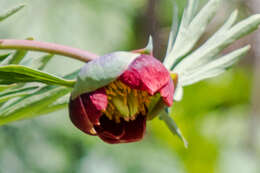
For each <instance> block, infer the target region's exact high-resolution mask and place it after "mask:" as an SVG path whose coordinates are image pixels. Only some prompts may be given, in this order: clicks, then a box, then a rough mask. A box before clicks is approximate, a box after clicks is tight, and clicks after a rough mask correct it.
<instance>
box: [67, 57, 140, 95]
mask: <svg viewBox="0 0 260 173" xmlns="http://www.w3.org/2000/svg"><path fill="white" fill-rule="evenodd" d="M138 56H140V54H138V53H131V52H114V53H110V54H107V55H104V56H101V57H99V58H97V59H95V60H93V61H90V62H88V63H86V65H85V66H84V67H83V68H82V69H81V71H80V73H79V75H78V77H77V81H76V84H75V87H74V89H73V91H72V94H71V97H72V99H75V98H76V97H77V96H79V95H81V94H83V93H88V92H91V91H94V90H96V89H98V88H101V87H104V86H106V85H108V84H109V83H111V82H113V81H115V80H116V79H117V78H118V77H119V76H120V75H121V74H123V73H124V71H125V70H126V69H127V68H128V66H129V65H130V64H131V63H132V62H133V61H134V60H135V59H136V58H137V57H138Z"/></svg>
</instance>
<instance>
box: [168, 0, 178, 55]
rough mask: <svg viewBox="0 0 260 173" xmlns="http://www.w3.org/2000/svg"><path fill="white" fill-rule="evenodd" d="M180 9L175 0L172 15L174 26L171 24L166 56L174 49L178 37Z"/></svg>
mask: <svg viewBox="0 0 260 173" xmlns="http://www.w3.org/2000/svg"><path fill="white" fill-rule="evenodd" d="M178 14H179V9H178V6H177V4H176V2H175V1H173V17H172V26H171V31H170V35H169V40H168V47H167V52H166V56H167V55H168V54H169V53H170V52H171V51H172V49H173V46H174V43H175V41H176V37H177V34H178V31H179V16H178Z"/></svg>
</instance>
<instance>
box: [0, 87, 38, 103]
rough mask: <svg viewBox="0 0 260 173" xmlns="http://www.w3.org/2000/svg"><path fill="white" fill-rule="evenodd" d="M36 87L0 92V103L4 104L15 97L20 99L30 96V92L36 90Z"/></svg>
mask: <svg viewBox="0 0 260 173" xmlns="http://www.w3.org/2000/svg"><path fill="white" fill-rule="evenodd" d="M37 88H38V87H26V88H22V89H14V90H11V91H7V92H1V93H0V103H3V102H6V101H8V100H9V99H12V98H15V97H21V96H25V95H28V94H30V93H31V92H32V91H34V90H35V89H37Z"/></svg>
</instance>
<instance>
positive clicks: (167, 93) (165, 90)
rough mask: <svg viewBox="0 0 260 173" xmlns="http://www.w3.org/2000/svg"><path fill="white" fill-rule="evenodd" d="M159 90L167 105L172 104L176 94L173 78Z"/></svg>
mask: <svg viewBox="0 0 260 173" xmlns="http://www.w3.org/2000/svg"><path fill="white" fill-rule="evenodd" d="M159 92H160V94H161V97H162V99H163V101H164V103H165V104H166V105H167V106H171V105H172V104H173V95H174V84H173V81H172V79H170V80H169V81H168V83H167V84H166V85H165V86H163V87H162V88H161V89H160V90H159Z"/></svg>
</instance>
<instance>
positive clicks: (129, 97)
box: [104, 81, 152, 123]
mask: <svg viewBox="0 0 260 173" xmlns="http://www.w3.org/2000/svg"><path fill="white" fill-rule="evenodd" d="M105 89H106V94H107V95H108V100H109V103H108V106H107V109H106V110H105V111H104V114H105V115H106V116H107V117H108V118H109V119H110V120H114V121H115V122H116V123H120V120H121V118H122V119H124V120H125V121H130V120H135V118H136V117H137V115H139V114H141V115H146V114H147V110H148V109H147V107H148V105H149V103H150V100H151V97H152V96H150V95H149V94H148V93H147V92H146V91H141V90H136V89H132V88H130V87H128V86H127V85H125V84H124V83H122V82H120V81H115V82H112V83H110V84H109V85H108V86H107V87H105Z"/></svg>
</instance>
